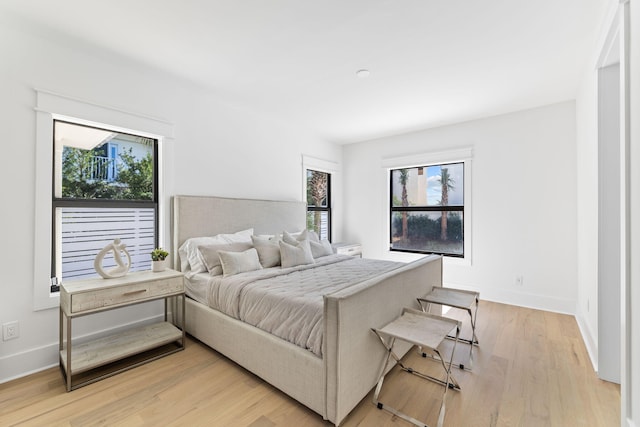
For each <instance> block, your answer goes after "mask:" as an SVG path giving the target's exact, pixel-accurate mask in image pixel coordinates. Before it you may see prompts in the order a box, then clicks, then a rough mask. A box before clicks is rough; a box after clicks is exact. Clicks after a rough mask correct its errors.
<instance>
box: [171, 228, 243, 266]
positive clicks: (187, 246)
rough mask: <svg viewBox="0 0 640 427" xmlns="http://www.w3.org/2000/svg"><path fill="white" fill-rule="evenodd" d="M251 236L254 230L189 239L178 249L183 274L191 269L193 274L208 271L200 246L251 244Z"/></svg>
mask: <svg viewBox="0 0 640 427" xmlns="http://www.w3.org/2000/svg"><path fill="white" fill-rule="evenodd" d="M251 235H253V228H249V229H246V230H242V231H238V232H236V233H231V234H218V235H216V236H209V237H192V238H190V239H187V240H185V242H184V243H183V244H182V245H181V246H180V248H179V249H178V255H179V256H180V270H181V271H182V272H187V271H188V270H189V269H190V270H191V272H192V273H203V272H205V271H207V267H206V265H205V263H204V260H203V259H202V257H201V255H200V251H199V250H198V246H201V245H213V244H221V243H225V242H226V243H236V242H248V243H251Z"/></svg>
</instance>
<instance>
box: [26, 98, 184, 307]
mask: <svg viewBox="0 0 640 427" xmlns="http://www.w3.org/2000/svg"><path fill="white" fill-rule="evenodd" d="M34 91H35V94H36V104H35V107H34V110H35V112H36V116H35V125H36V129H35V189H34V199H35V217H34V228H33V236H32V238H33V246H34V250H33V283H32V286H33V309H34V311H39V310H47V309H51V308H57V307H59V305H60V297H59V293H58V292H53V293H52V292H51V285H52V284H53V283H52V277H51V259H52V258H51V250H52V226H53V222H52V218H51V212H52V209H51V207H52V188H53V156H52V155H51V149H52V141H53V119H54V118H55V119H59V120H62V121H71V122H73V123H78V124H82V125H88V126H97V127H105V126H107V127H108V128H109V129H112V130H114V131H117V132H122V133H133V134H135V135H141V136H144V137H147V138H153V139H157V140H158V171H159V176H158V183H157V188H158V191H157V198H158V218H157V224H158V232H157V236H158V244H159V245H162V244H163V242H164V236H165V235H168V229H167V225H166V219H165V218H168V216H169V202H168V200H164V199H165V198H166V196H165V195H164V194H165V191H164V186H165V182H166V181H167V180H168V179H169V178H170V176H168V172H169V173H170V171H167V170H166V168H165V167H164V157H165V155H166V154H167V153H166V151H167V150H168V149H169V150H170V149H171V144H167V143H169V142H172V141H173V134H174V126H173V124H171V123H169V122H167V121H165V120H163V119H158V118H155V117H152V116H149V115H146V114H140V113H135V112H131V111H124V110H121V109H118V108H114V107H110V106H104V105H100V104H97V103H94V102H89V101H86V100H82V99H78V98H74V97H69V96H64V95H60V94H57V93H53V92H50V91H47V90H42V89H37V88H36V89H34ZM169 153H170V151H169Z"/></svg>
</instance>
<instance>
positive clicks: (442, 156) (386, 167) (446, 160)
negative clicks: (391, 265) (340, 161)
mask: <svg viewBox="0 0 640 427" xmlns="http://www.w3.org/2000/svg"><path fill="white" fill-rule="evenodd" d="M472 157H473V150H472V148H459V149H454V150H448V151H438V152H426V153H416V154H413V155H407V156H402V157H392V158H385V159H383V160H382V170H383V173H384V179H385V182H386V189H387V193H386V194H387V195H386V196H385V197H384V204H385V211H386V213H387V214H386V215H383V217H384V221H385V224H384V226H383V227H384V228H383V229H384V230H386V233H385V238H384V239H383V241H384V243H383V244H384V252H386V253H387V254H389V256H390V257H391V258H399V259H415V257H421V256H426V255H429V254H430V253H426V252H421V251H410V250H397V249H391V217H392V213H393V212H392V204H393V201H392V198H393V196H392V193H391V171H392V170H397V169H404V168H415V167H428V166H437V165H445V164H452V163H463V165H464V166H463V167H464V195H463V197H464V215H463V225H462V227H463V248H464V249H463V254H464V255H463V256H451V255H446V254H444V255H442V256H443V258H444V259H445V262H446V263H452V264H458V265H465V266H471V260H472V237H473V236H472V228H471V219H472V204H471V201H472V198H471V195H472V180H473V178H472ZM442 208H443V207H442V206H436V207H434V208H433V209H431V210H433V211H438V212H440V211H442V210H443V209H442ZM410 209H411V207H409V208H408V209H407V210H410ZM417 210H421V211H424V210H426V209H424V208H418V209H417Z"/></svg>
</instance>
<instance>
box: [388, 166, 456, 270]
mask: <svg viewBox="0 0 640 427" xmlns="http://www.w3.org/2000/svg"><path fill="white" fill-rule="evenodd" d="M464 172H465V163H464V162H457V163H442V164H435V165H427V166H414V167H407V168H397V169H390V173H389V176H390V186H389V188H390V203H389V206H390V214H389V218H390V225H389V230H390V236H389V245H390V249H391V250H392V251H402V252H415V253H433V254H442V255H447V256H451V257H461V258H462V257H464V256H465V253H464V248H465V242H464V214H465V212H464V209H465V194H464V187H465V181H464Z"/></svg>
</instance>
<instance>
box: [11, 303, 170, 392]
mask: <svg viewBox="0 0 640 427" xmlns="http://www.w3.org/2000/svg"><path fill="white" fill-rule="evenodd" d="M162 320H164V314H161V315H155V316H152V317H148V318H145V319H141V320H138V321H135V322H130V323H127V324H124V325H119V326H116V327H113V328H109V329H103V330H100V331H97V332H93V333H91V334H86V335H83V336H79V337H74V342H76V341H77V342H82V341H88V340H91V339H96V338H101V337H103V336H106V335H110V334H112V333H116V332H119V331H122V330H125V329H129V328H131V327H133V326H141V325H145V324H149V323H154V322H158V321H162ZM58 345H59V344H58V342H57V341H56V342H53V343H49V344H46V345H43V346H40V347H36V348H32V349H29V350H26V351H22V352H19V353H14V354H9V355H7V356H2V357H0V384H2V383H5V382H8V381H11V380H15V379H17V378H21V377H24V376H27V375H30V374H33V373H35V372H39V371H43V370H45V369H49V368H52V367H54V366H58V364H59V356H58V354H59V350H58Z"/></svg>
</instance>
